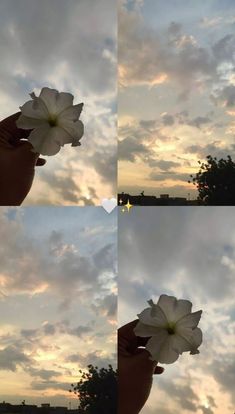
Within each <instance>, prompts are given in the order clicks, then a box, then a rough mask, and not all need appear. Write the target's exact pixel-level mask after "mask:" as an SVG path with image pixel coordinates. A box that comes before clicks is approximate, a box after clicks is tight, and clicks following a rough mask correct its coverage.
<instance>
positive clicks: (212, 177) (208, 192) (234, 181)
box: [189, 155, 235, 206]
mask: <svg viewBox="0 0 235 414" xmlns="http://www.w3.org/2000/svg"><path fill="white" fill-rule="evenodd" d="M199 164H200V170H199V172H198V173H197V174H196V176H195V177H194V178H193V176H192V175H191V177H192V178H193V180H192V182H193V184H194V185H196V187H197V189H198V193H199V197H198V198H199V200H201V201H202V202H203V204H205V205H213V206H220V205H235V163H234V162H233V161H232V158H231V157H230V156H229V155H228V157H227V159H223V158H221V159H220V160H217V158H216V157H214V158H213V157H212V156H211V155H208V156H207V161H206V162H205V163H201V162H200V161H199ZM189 182H190V181H189Z"/></svg>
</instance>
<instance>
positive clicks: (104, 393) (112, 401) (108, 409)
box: [70, 365, 117, 414]
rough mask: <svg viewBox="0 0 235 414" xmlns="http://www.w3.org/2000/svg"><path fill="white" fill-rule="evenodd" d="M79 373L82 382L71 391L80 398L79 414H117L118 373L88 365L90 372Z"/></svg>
mask: <svg viewBox="0 0 235 414" xmlns="http://www.w3.org/2000/svg"><path fill="white" fill-rule="evenodd" d="M79 372H80V373H81V374H82V377H81V380H80V381H79V382H78V383H77V384H76V385H74V384H71V386H72V388H73V389H72V390H70V392H74V394H77V396H78V398H79V401H80V405H79V414H85V413H86V414H116V413H117V371H114V370H113V368H112V366H111V365H109V367H108V369H106V368H101V369H99V368H98V367H94V366H93V365H88V372H83V371H81V370H80V371H79Z"/></svg>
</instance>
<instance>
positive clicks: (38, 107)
mask: <svg viewBox="0 0 235 414" xmlns="http://www.w3.org/2000/svg"><path fill="white" fill-rule="evenodd" d="M20 109H21V113H22V114H23V115H25V116H27V117H29V118H34V119H48V117H49V114H48V110H47V107H46V106H45V104H44V102H43V101H41V99H39V98H35V99H33V100H32V101H27V102H25V104H24V105H23V106H21V107H20Z"/></svg>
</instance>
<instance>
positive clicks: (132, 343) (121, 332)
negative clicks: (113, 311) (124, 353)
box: [118, 319, 149, 352]
mask: <svg viewBox="0 0 235 414" xmlns="http://www.w3.org/2000/svg"><path fill="white" fill-rule="evenodd" d="M138 321H139V320H138V319H136V320H134V321H132V322H129V323H127V324H126V325H124V326H122V327H121V328H119V329H118V341H120V340H121V339H123V340H125V341H127V342H128V344H129V345H128V351H129V352H134V351H135V350H136V348H138V347H139V346H146V344H147V342H148V340H149V338H141V337H139V336H136V335H135V333H134V328H135V327H136V325H137V323H138Z"/></svg>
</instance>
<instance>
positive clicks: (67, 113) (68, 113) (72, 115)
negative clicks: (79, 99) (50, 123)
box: [58, 103, 83, 122]
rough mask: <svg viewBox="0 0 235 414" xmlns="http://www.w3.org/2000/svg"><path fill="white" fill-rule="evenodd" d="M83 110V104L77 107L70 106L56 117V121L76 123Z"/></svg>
mask: <svg viewBox="0 0 235 414" xmlns="http://www.w3.org/2000/svg"><path fill="white" fill-rule="evenodd" d="M82 109H83V103H80V104H78V105H74V106H70V107H69V108H67V109H64V110H63V111H62V112H61V113H60V114H59V115H58V121H59V122H63V120H68V121H73V122H74V121H77V120H78V118H79V116H80V115H81V112H82Z"/></svg>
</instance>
